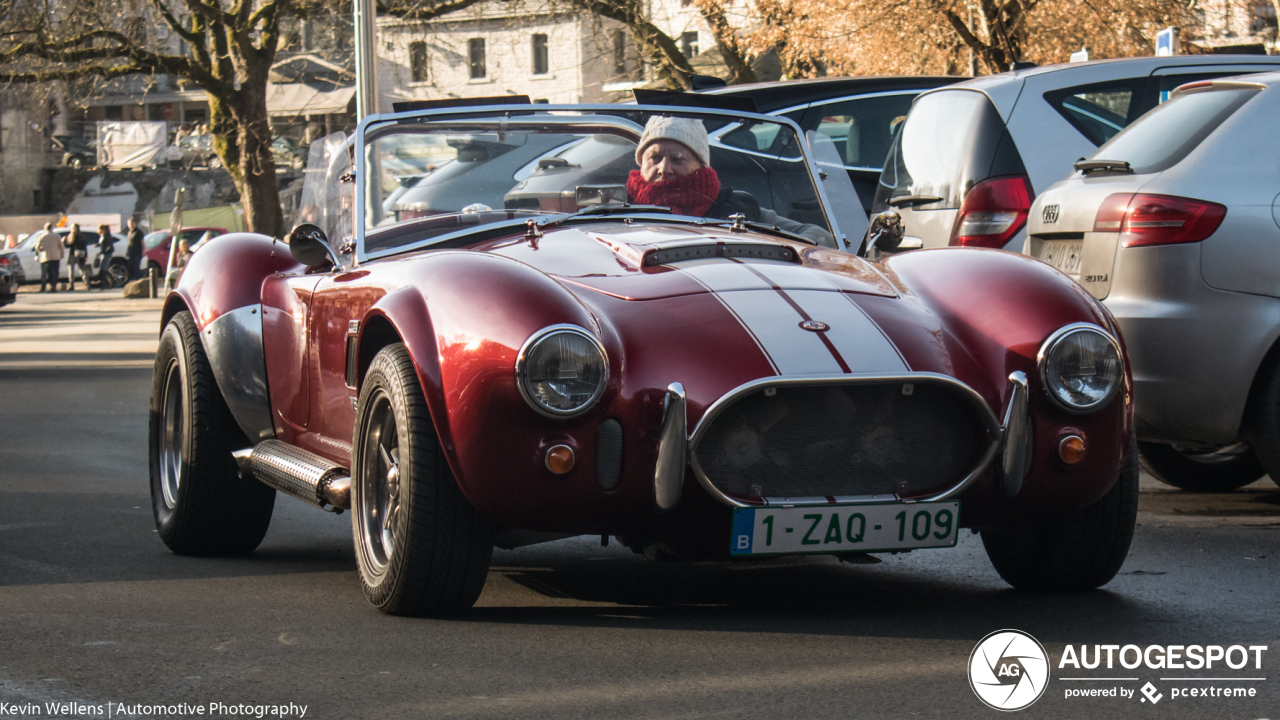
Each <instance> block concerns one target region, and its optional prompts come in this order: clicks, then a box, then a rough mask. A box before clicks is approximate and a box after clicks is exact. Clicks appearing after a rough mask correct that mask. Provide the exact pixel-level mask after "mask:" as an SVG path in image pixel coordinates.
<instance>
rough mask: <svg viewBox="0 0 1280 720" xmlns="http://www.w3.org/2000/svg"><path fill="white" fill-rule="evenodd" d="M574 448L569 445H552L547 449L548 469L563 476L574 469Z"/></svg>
mask: <svg viewBox="0 0 1280 720" xmlns="http://www.w3.org/2000/svg"><path fill="white" fill-rule="evenodd" d="M573 461H574V457H573V448H571V447H569V446H568V445H552V446H551V447H549V448H547V457H546V459H545V460H544V462H545V463H546V465H547V469H548V470H550V471H551V472H553V473H555V474H556V475H563V474H565V473H567V472H569V471H570V470H572V469H573Z"/></svg>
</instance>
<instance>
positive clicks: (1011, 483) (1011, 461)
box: [1000, 370, 1032, 497]
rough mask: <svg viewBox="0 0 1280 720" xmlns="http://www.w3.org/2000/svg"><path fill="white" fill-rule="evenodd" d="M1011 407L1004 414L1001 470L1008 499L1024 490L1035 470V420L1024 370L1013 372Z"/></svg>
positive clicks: (1011, 379)
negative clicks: (1028, 476)
mask: <svg viewBox="0 0 1280 720" xmlns="http://www.w3.org/2000/svg"><path fill="white" fill-rule="evenodd" d="M1008 397H1009V404H1008V406H1007V407H1006V408H1005V411H1004V429H1003V439H1002V443H1003V451H1002V453H1001V454H1002V457H1001V464H1000V470H1001V474H1002V476H1003V478H1002V479H1003V483H1002V487H1003V489H1004V494H1005V495H1006V496H1007V497H1013V496H1014V495H1017V494H1018V491H1020V490H1021V489H1022V481H1023V479H1025V478H1026V477H1027V471H1028V470H1030V469H1031V439H1032V433H1031V417H1030V415H1029V414H1028V400H1029V399H1030V392H1029V391H1028V389H1027V375H1026V373H1024V372H1022V371H1021V370H1016V371H1014V372H1011V373H1009V392H1008Z"/></svg>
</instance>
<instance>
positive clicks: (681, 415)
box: [653, 383, 689, 510]
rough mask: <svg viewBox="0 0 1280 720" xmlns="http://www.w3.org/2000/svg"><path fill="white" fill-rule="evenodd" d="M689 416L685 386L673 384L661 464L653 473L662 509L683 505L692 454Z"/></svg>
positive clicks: (664, 414) (669, 390) (667, 400)
mask: <svg viewBox="0 0 1280 720" xmlns="http://www.w3.org/2000/svg"><path fill="white" fill-rule="evenodd" d="M686 418H687V415H686V411H685V395H684V386H683V385H681V384H680V383H671V384H670V385H668V386H667V395H666V398H665V400H664V402H663V409H662V433H661V435H660V436H659V438H658V465H657V468H656V469H655V470H654V473H653V496H654V500H655V501H656V502H657V504H658V507H659V508H660V509H662V510H670V509H671V508H673V507H675V506H676V505H677V504H679V502H680V497H681V495H682V493H683V491H684V468H685V465H686V464H687V462H688V457H689V442H688V438H687V436H686V432H687V427H688V420H687V419H686Z"/></svg>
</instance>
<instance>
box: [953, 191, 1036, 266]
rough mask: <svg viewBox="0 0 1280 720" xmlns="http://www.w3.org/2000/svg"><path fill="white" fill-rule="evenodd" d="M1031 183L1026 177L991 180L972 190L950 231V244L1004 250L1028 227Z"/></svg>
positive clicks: (965, 198)
mask: <svg viewBox="0 0 1280 720" xmlns="http://www.w3.org/2000/svg"><path fill="white" fill-rule="evenodd" d="M1031 197H1032V193H1031V182H1030V180H1029V179H1028V178H1027V177H1026V176H1024V175H1012V176H1009V177H998V178H991V179H989V180H983V181H982V182H980V183H978V184H977V185H974V186H973V187H972V188H970V190H969V192H968V194H966V195H965V196H964V204H962V205H961V206H960V216H959V217H958V218H956V224H955V227H954V228H953V229H952V230H951V244H952V245H965V246H967V247H987V248H1002V247H1004V244H1005V243H1007V242H1009V238H1011V237H1013V236H1014V235H1017V234H1018V231H1019V230H1021V229H1022V228H1023V226H1024V225H1026V224H1027V214H1028V213H1029V212H1030V211H1031Z"/></svg>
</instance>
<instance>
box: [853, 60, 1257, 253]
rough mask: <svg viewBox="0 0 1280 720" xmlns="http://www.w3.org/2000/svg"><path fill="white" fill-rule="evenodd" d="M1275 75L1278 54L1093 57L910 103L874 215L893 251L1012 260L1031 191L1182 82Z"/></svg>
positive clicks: (969, 85) (1002, 75) (1022, 234)
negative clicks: (944, 251) (1002, 253)
mask: <svg viewBox="0 0 1280 720" xmlns="http://www.w3.org/2000/svg"><path fill="white" fill-rule="evenodd" d="M1276 69H1280V57H1274V56H1264V55H1248V56H1242V55H1235V56H1232V55H1186V56H1175V57H1147V58H1127V59H1121V60H1099V61H1095V62H1086V63H1072V64H1067V65H1050V66H1047V67H1041V68H1032V69H1027V70H1017V71H1014V72H1007V73H1000V74H997V75H991V76H988V77H981V78H974V79H972V80H968V81H966V82H963V83H958V84H956V85H952V86H949V87H946V88H942V89H939V90H934V91H931V92H927V93H924V94H922V95H920V96H919V97H918V98H916V100H915V103H914V104H913V105H912V108H911V112H910V113H909V114H908V115H907V119H906V121H905V122H904V123H903V125H902V128H901V131H900V132H899V133H898V134H897V136H896V137H895V138H894V143H893V146H892V149H891V151H890V155H889V159H888V160H887V161H886V164H885V169H884V172H883V173H881V176H880V188H879V190H878V191H877V193H876V199H875V204H874V206H873V207H872V213H873V214H878V213H882V212H893V213H896V214H897V215H899V216H900V217H901V220H902V224H903V228H904V232H905V235H906V237H905V239H904V241H903V244H902V247H901V249H914V248H919V247H926V248H932V247H945V246H947V245H968V246H974V247H990V248H1004V249H1006V250H1012V251H1014V252H1018V251H1020V250H1021V249H1022V245H1023V242H1024V241H1025V240H1026V222H1027V213H1028V211H1029V210H1030V208H1031V202H1032V200H1034V199H1035V197H1036V194H1037V193H1038V192H1040V191H1042V190H1044V189H1045V188H1047V187H1049V186H1050V185H1051V184H1053V183H1054V182H1056V181H1058V180H1059V179H1061V178H1063V177H1064V176H1066V175H1068V174H1069V173H1070V172H1071V164H1072V163H1073V162H1075V161H1076V160H1078V159H1080V158H1083V157H1085V156H1086V155H1089V154H1091V153H1092V152H1093V151H1094V150H1095V149H1097V147H1098V146H1099V145H1101V144H1103V143H1104V142H1106V141H1107V140H1109V139H1111V137H1113V136H1114V135H1115V134H1116V133H1118V132H1120V130H1121V129H1123V128H1124V127H1126V126H1127V125H1128V124H1130V123H1132V122H1133V121H1135V120H1137V119H1138V118H1139V117H1141V116H1142V115H1143V113H1145V112H1147V111H1148V110H1150V109H1152V108H1154V107H1156V106H1157V105H1158V104H1160V101H1161V99H1162V98H1164V97H1167V96H1168V93H1169V92H1170V91H1172V90H1173V89H1174V88H1175V87H1177V86H1179V85H1182V84H1183V83H1187V82H1193V81H1196V80H1204V79H1209V78H1214V77H1223V76H1227V75H1236V74H1239V73H1248V72H1262V71H1268V70H1276Z"/></svg>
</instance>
